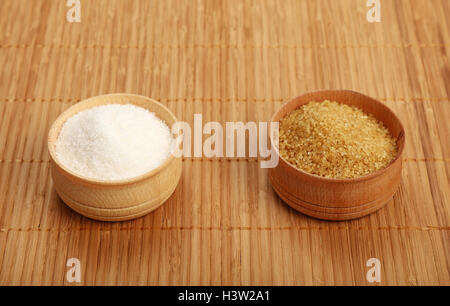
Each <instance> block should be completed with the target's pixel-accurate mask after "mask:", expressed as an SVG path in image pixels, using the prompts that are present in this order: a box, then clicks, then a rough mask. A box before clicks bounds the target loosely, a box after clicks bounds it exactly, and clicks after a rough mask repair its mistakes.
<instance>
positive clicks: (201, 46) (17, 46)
mask: <svg viewBox="0 0 450 306" xmlns="http://www.w3.org/2000/svg"><path fill="white" fill-rule="evenodd" d="M442 47H450V44H442V43H431V44H430V43H429V44H413V43H403V44H389V43H387V44H334V45H327V44H316V45H283V44H279V45H238V44H233V45H231V44H230V45H227V44H190V45H189V44H187V45H182V44H179V45H176V44H175V45H101V44H98V45H97V44H92V45H64V44H49V45H45V44H7V45H6V44H5V45H0V49H22V48H27V49H28V48H55V49H96V48H99V49H213V48H217V49H347V48H351V49H361V48H442Z"/></svg>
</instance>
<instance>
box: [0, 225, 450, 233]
mask: <svg viewBox="0 0 450 306" xmlns="http://www.w3.org/2000/svg"><path fill="white" fill-rule="evenodd" d="M90 230H93V229H92V228H90V227H79V228H62V229H58V228H45V229H44V228H2V229H0V232H3V233H8V232H71V231H90ZM94 230H95V231H100V232H111V231H117V230H119V231H131V230H141V231H146V230H182V231H183V230H184V231H190V230H202V231H203V230H206V231H213V230H217V231H249V230H256V231H272V230H278V231H289V230H302V231H303V230H306V231H309V230H358V231H360V230H379V231H382V230H386V231H390V230H400V231H449V230H450V227H441V226H431V225H430V226H378V227H369V226H338V227H327V226H313V227H307V226H277V227H269V226H265V227H250V226H228V227H220V226H217V227H214V226H207V227H201V226H168V227H151V226H147V227H146V226H141V227H130V228H126V227H121V228H110V229H106V228H97V229H94Z"/></svg>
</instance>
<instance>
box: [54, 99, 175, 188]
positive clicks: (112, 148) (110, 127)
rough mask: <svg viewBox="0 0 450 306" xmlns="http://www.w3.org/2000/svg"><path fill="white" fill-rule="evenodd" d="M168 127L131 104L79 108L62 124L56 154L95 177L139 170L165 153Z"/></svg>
mask: <svg viewBox="0 0 450 306" xmlns="http://www.w3.org/2000/svg"><path fill="white" fill-rule="evenodd" d="M171 145H172V136H171V133H170V130H169V127H168V126H167V125H166V123H165V122H164V121H162V120H161V119H159V118H158V117H157V116H156V115H155V114H154V113H152V112H150V111H148V110H146V109H144V108H142V107H138V106H135V105H132V104H109V105H102V106H96V107H93V108H91V109H87V110H84V111H81V112H79V113H77V114H75V115H74V116H72V117H70V118H69V119H68V120H67V121H66V122H65V123H64V125H63V127H62V129H61V131H60V134H59V136H58V139H57V141H56V158H57V160H58V161H59V162H60V163H62V164H63V165H64V166H65V167H67V168H68V169H69V170H71V171H73V172H75V173H76V174H79V175H81V176H84V177H88V178H92V179H99V180H121V179H129V178H133V177H137V176H139V175H142V174H144V173H146V172H148V171H150V170H152V169H155V168H157V167H158V166H159V165H161V164H162V163H163V162H164V161H165V160H166V159H167V158H168V156H169V154H170V150H171Z"/></svg>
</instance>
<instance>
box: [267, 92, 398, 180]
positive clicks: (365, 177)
mask: <svg viewBox="0 0 450 306" xmlns="http://www.w3.org/2000/svg"><path fill="white" fill-rule="evenodd" d="M336 92H342V93H351V94H354V95H359V96H361V97H362V98H364V99H367V100H368V101H370V102H371V103H375V104H378V106H380V107H382V108H384V109H386V110H387V111H388V112H389V113H390V114H391V115H392V117H393V118H394V119H395V120H396V121H397V123H398V124H399V125H400V127H401V132H400V134H399V136H398V137H397V141H398V139H399V138H400V137H402V138H403V144H402V145H401V146H399V148H398V151H397V155H396V157H395V158H394V159H393V160H392V161H391V162H389V164H387V165H386V166H385V167H383V168H381V169H378V170H376V171H374V172H371V173H369V174H366V175H363V176H359V177H355V178H328V177H323V176H319V175H316V174H312V173H309V172H306V171H305V170H302V169H299V168H297V167H295V166H294V165H292V164H291V163H290V162H288V161H287V160H286V159H285V158H284V157H282V156H281V154H280V152H279V150H278V148H277V147H276V146H275V145H274V142H273V139H272V137H273V133H270V135H269V137H270V143H271V146H272V147H273V148H274V149H275V152H276V154H277V155H278V158H279V159H281V160H282V161H283V162H284V163H285V164H286V165H288V166H289V167H290V168H291V169H293V170H295V171H296V172H298V173H299V174H301V175H304V176H306V177H308V178H310V179H314V180H319V181H322V182H329V183H344V184H345V183H347V184H348V183H356V182H362V181H367V180H370V179H372V178H375V177H378V176H381V175H383V174H384V173H385V172H387V171H388V170H389V169H390V168H392V167H393V165H394V164H395V163H397V162H398V161H399V160H400V158H401V156H402V154H403V150H404V148H405V141H406V139H405V138H406V135H405V128H404V126H403V124H402V122H401V121H400V119H399V118H398V116H397V115H396V114H395V113H394V112H393V111H392V110H391V109H390V108H389V107H387V106H386V105H384V104H383V103H381V102H380V101H378V100H377V99H375V98H372V97H370V96H368V95H365V94H362V93H360V92H357V91H353V90H348V89H322V90H316V91H311V92H306V93H304V94H301V95H299V96H296V97H294V98H292V99H290V100H289V101H287V102H285V103H283V104H282V105H281V106H280V107H279V108H278V110H277V111H276V112H275V113H274V114H273V115H272V117H271V118H270V123H271V124H272V123H274V122H279V121H276V120H275V117H276V116H277V115H278V113H279V112H280V111H281V109H283V108H284V107H285V106H286V105H288V104H290V103H293V102H294V101H296V100H297V99H299V98H301V97H303V96H306V95H315V94H328V93H330V94H331V93H336ZM310 102H313V100H311V101H310ZM337 102H339V101H337ZM308 103H309V102H308ZM339 103H343V104H346V103H344V102H339ZM380 121H381V120H380ZM383 123H384V122H383ZM400 162H401V160H400Z"/></svg>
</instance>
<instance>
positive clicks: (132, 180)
mask: <svg viewBox="0 0 450 306" xmlns="http://www.w3.org/2000/svg"><path fill="white" fill-rule="evenodd" d="M113 96H123V97H131V98H133V97H134V98H140V99H144V100H147V101H148V102H151V103H154V104H157V105H158V106H159V107H161V108H162V109H163V110H164V111H166V112H167V113H168V114H169V116H170V117H172V119H173V120H174V123H173V124H175V123H177V122H178V119H177V117H176V116H175V115H174V114H173V113H172V111H171V110H170V109H169V108H167V107H166V106H165V105H163V104H162V103H160V102H158V101H156V100H154V99H152V98H149V97H146V96H143V95H137V94H129V93H110V94H103V95H97V96H93V97H89V98H87V99H83V100H81V101H79V102H78V103H75V104H73V105H71V106H70V107H69V108H67V109H66V110H65V111H63V112H62V113H60V114H59V115H58V117H57V118H56V119H55V121H53V123H52V125H51V127H50V129H49V132H48V137H47V146H48V151H49V154H50V157H51V160H52V162H53V163H54V164H55V165H56V166H57V167H59V168H61V169H62V170H63V171H64V172H65V174H66V175H69V176H71V177H72V178H73V179H76V180H78V181H80V182H83V183H86V184H93V185H101V186H119V185H120V186H124V185H129V184H133V183H136V182H139V181H143V180H145V179H147V178H149V177H152V176H154V175H156V174H158V173H159V172H161V171H162V170H163V169H164V168H166V167H167V166H168V165H169V164H170V163H171V162H172V161H173V160H174V159H175V158H176V157H175V156H174V155H173V153H172V151H171V152H170V154H169V156H168V157H167V158H166V159H165V161H164V162H163V163H162V164H160V165H159V166H158V167H157V168H154V169H152V170H150V171H147V172H145V173H143V174H141V175H139V176H135V177H132V178H128V179H120V180H101V179H93V178H90V177H87V176H83V175H80V174H77V173H75V172H73V171H72V170H70V169H68V168H67V167H66V166H64V165H63V164H62V163H61V162H60V161H59V160H58V159H57V158H56V151H55V149H54V146H53V145H52V144H53V143H54V142H52V141H51V137H50V136H51V135H55V134H56V135H59V132H60V131H59V130H58V131H57V130H56V123H58V122H60V121H61V120H62V117H63V116H64V115H65V114H67V113H68V112H70V110H71V109H72V108H73V107H75V106H76V105H79V104H80V103H88V102H90V101H91V100H94V99H97V98H100V97H113ZM110 104H123V103H114V101H112V103H105V104H103V105H110ZM129 104H133V105H136V106H139V107H142V106H140V105H137V104H135V103H134V102H133V101H132V100H130V101H129ZM93 107H96V106H92V107H88V108H85V109H82V110H80V111H78V112H77V113H79V112H81V111H84V110H87V109H90V108H93ZM72 116H73V115H72ZM70 117H71V116H70ZM70 117H68V118H70ZM68 118H67V119H68ZM67 119H66V120H67ZM64 123H65V121H64V122H63V123H62V124H61V127H62V126H63V124H64ZM166 124H167V123H166ZM169 128H170V127H169ZM55 139H57V137H56V138H55Z"/></svg>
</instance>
